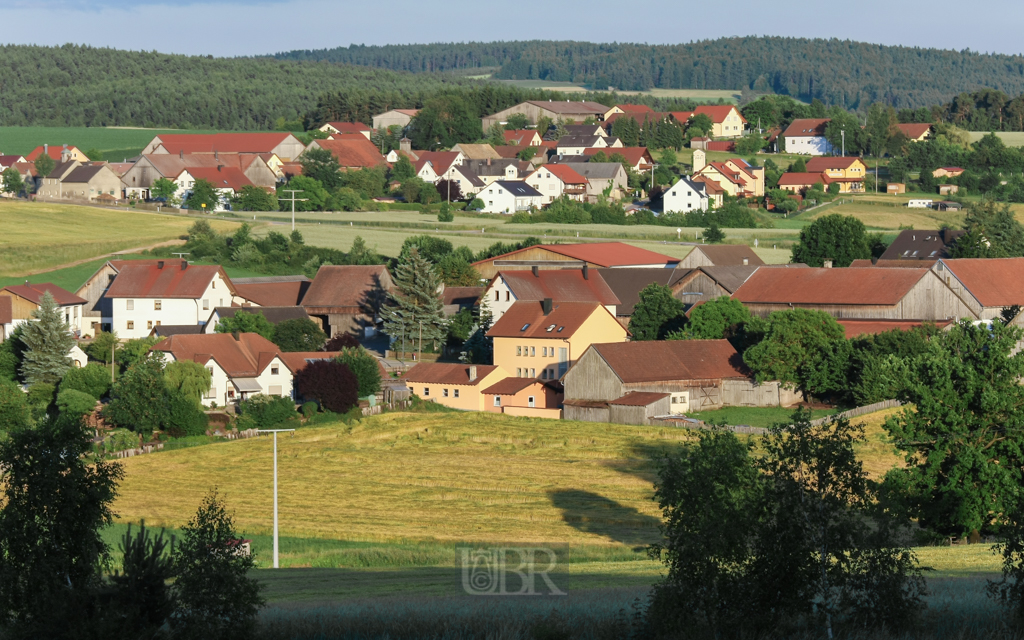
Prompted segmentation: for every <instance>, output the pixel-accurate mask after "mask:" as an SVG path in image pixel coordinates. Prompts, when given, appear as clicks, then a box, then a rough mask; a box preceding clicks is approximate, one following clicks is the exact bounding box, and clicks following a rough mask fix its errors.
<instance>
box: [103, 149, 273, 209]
mask: <svg viewBox="0 0 1024 640" xmlns="http://www.w3.org/2000/svg"><path fill="white" fill-rule="evenodd" d="M275 158H277V156H276V155H275V154H256V153H220V152H217V153H213V154H207V153H196V154H189V153H184V152H181V153H177V154H175V155H163V154H158V155H144V156H140V157H139V159H138V161H136V162H135V163H134V164H133V165H132V166H131V167H130V168H129V169H128V170H127V171H126V172H125V173H124V174H123V175H122V176H121V184H122V188H123V189H124V192H125V195H126V196H127V197H135V198H141V199H143V200H149V199H150V196H151V195H152V194H151V193H150V189H151V188H152V186H153V183H154V182H156V181H157V180H159V179H161V178H163V179H165V180H171V181H172V182H175V183H177V185H178V192H177V193H179V194H182V195H183V194H184V193H185V192H186V191H188V190H189V189H191V188H192V186H193V185H192V184H189V182H194V181H190V180H189V179H188V178H187V177H184V176H183V175H182V173H183V172H184V171H186V170H188V169H193V168H195V169H210V168H212V169H216V168H217V167H230V168H232V169H238V170H240V171H241V172H242V173H244V174H245V177H246V178H248V180H249V181H250V182H251V183H252V184H254V185H256V186H257V187H263V188H264V189H272V188H274V187H275V186H277V179H278V173H277V171H278V170H275V169H272V168H271V166H270V165H269V164H268V161H269V162H275V163H276V165H277V166H278V167H279V168H280V167H281V166H282V165H281V163H280V162H279V161H275Z"/></svg>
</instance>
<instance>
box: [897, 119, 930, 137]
mask: <svg viewBox="0 0 1024 640" xmlns="http://www.w3.org/2000/svg"><path fill="white" fill-rule="evenodd" d="M896 126H897V127H898V128H899V130H900V131H901V132H902V133H903V135H905V136H907V137H908V138H910V139H911V140H917V139H918V138H920V137H921V136H923V135H924V134H926V133H928V132H929V131H931V130H932V125H931V123H928V122H906V123H900V124H898V125H896Z"/></svg>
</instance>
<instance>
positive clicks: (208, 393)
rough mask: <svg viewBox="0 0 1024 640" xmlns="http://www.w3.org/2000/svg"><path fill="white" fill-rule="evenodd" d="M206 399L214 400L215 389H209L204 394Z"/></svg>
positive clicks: (215, 395)
mask: <svg viewBox="0 0 1024 640" xmlns="http://www.w3.org/2000/svg"><path fill="white" fill-rule="evenodd" d="M206 397H207V398H216V397H217V387H210V390H209V391H207V392H206Z"/></svg>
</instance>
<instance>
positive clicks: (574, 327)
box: [487, 298, 629, 380]
mask: <svg viewBox="0 0 1024 640" xmlns="http://www.w3.org/2000/svg"><path fill="white" fill-rule="evenodd" d="M487 335H488V336H490V337H492V338H493V339H494V364H496V365H497V366H499V367H501V368H502V369H504V370H505V371H507V372H508V373H509V375H513V376H516V377H518V378H538V379H540V380H557V379H558V378H561V377H562V374H564V373H565V372H566V371H568V370H569V367H570V366H571V365H572V363H573V362H574V361H575V360H576V358H579V357H580V356H581V355H583V352H584V351H586V350H587V347H589V346H590V345H591V344H594V343H595V342H597V343H608V342H625V341H626V339H627V338H628V337H629V332H628V331H626V329H625V328H624V327H623V326H622V325H621V324H620V323H619V321H618V320H616V319H615V316H614V315H612V314H611V312H610V311H608V309H607V308H605V307H604V306H602V305H600V304H598V303H596V302H553V301H552V300H551V298H548V299H546V300H543V301H520V302H516V303H514V304H513V305H512V306H511V307H509V309H508V311H506V312H505V313H504V315H502V316H501V319H500V320H498V321H497V322H496V323H494V326H493V327H491V330H490V331H488V332H487Z"/></svg>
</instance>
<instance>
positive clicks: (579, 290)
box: [481, 265, 619, 322]
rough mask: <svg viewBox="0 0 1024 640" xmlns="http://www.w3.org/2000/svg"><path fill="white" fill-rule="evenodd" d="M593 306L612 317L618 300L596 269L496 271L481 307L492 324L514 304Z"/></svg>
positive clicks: (483, 297)
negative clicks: (593, 304)
mask: <svg viewBox="0 0 1024 640" xmlns="http://www.w3.org/2000/svg"><path fill="white" fill-rule="evenodd" d="M546 298H550V299H552V300H554V301H555V302H596V303H597V304H600V305H603V306H604V307H605V308H606V309H608V311H610V312H611V314H612V315H613V316H614V315H615V305H617V304H618V303H619V300H618V298H616V297H615V294H614V293H612V290H611V289H610V288H608V285H607V284H606V283H605V281H604V278H602V277H601V274H600V273H599V272H598V270H597V269H591V268H590V267H588V266H586V265H584V266H583V268H582V269H543V270H542V269H540V268H538V267H534V268H533V269H531V270H529V271H499V272H498V275H496V276H494V278H492V279H491V282H490V283H489V284H488V285H487V287H486V288H485V289H484V292H483V294H482V295H481V306H483V307H484V308H485V309H486V310H487V311H488V312H490V314H491V318H492V320H493V321H494V322H497V321H498V320H500V319H501V317H502V316H503V315H505V312H506V311H508V310H509V309H510V308H511V307H512V305H513V304H515V303H516V302H541V301H543V300H544V299H546Z"/></svg>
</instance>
